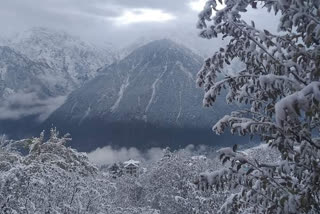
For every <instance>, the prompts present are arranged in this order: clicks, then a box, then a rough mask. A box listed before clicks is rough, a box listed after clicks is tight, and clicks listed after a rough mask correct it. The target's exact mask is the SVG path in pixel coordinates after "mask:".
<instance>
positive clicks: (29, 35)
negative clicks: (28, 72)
mask: <svg viewBox="0 0 320 214" xmlns="http://www.w3.org/2000/svg"><path fill="white" fill-rule="evenodd" d="M6 43H7V44H6V45H7V46H10V47H12V48H13V49H14V50H16V51H17V52H20V53H22V54H24V55H25V56H27V57H29V58H30V59H31V60H33V61H35V62H39V63H42V64H47V65H48V66H49V67H50V68H52V69H54V70H56V71H60V75H59V76H60V77H61V78H64V79H67V80H68V81H69V83H70V85H73V88H76V87H79V86H80V85H81V84H83V82H85V81H87V80H89V79H92V78H93V77H95V76H96V75H97V70H98V69H99V68H100V67H102V66H104V65H106V64H111V63H112V62H113V61H114V60H115V54H114V52H113V50H111V48H110V47H109V48H107V47H106V48H100V47H97V46H95V45H92V44H90V43H87V42H84V41H82V40H80V39H79V38H77V37H74V36H72V35H69V34H67V33H65V32H60V31H54V30H50V29H47V28H32V29H30V30H27V31H25V32H23V33H20V34H18V35H16V36H15V37H13V38H11V39H10V40H9V41H7V42H6Z"/></svg>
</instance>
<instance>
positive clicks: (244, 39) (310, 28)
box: [197, 0, 320, 213]
mask: <svg viewBox="0 0 320 214" xmlns="http://www.w3.org/2000/svg"><path fill="white" fill-rule="evenodd" d="M218 1H219V2H220V3H222V0H218ZM217 3H218V2H217V1H216V0H209V1H207V3H206V5H205V7H204V10H203V11H202V12H201V13H200V14H199V22H198V28H200V29H201V31H200V36H202V37H204V38H208V39H211V38H216V37H220V38H225V37H228V38H229V39H230V40H229V43H228V45H226V46H225V47H221V48H220V50H219V51H217V52H216V53H214V54H213V56H212V57H210V58H208V59H206V60H205V64H204V65H203V67H202V69H201V70H200V71H199V73H198V80H197V83H198V85H199V86H201V87H203V88H204V90H205V95H204V101H203V103H204V105H205V106H212V105H213V104H214V102H215V100H216V97H217V96H218V95H219V94H220V93H221V91H222V90H223V89H226V90H227V91H228V93H227V96H226V100H227V102H229V103H236V102H237V103H240V104H242V105H240V106H241V107H240V109H239V110H238V111H234V112H231V113H230V115H226V116H225V117H223V118H222V119H221V120H219V121H218V122H217V123H216V124H215V125H214V126H213V131H215V132H216V133H217V134H220V133H222V132H223V131H225V129H226V128H228V129H230V130H231V132H232V133H238V134H240V135H246V134H247V135H251V136H253V135H258V136H260V137H261V140H262V141H264V142H265V143H267V144H268V145H269V146H270V147H274V148H276V149H277V150H278V151H279V152H280V153H281V161H280V162H278V163H275V164H267V163H263V162H259V161H257V160H254V159H248V158H247V156H245V155H244V154H243V153H241V152H239V151H238V150H237V146H234V147H233V148H232V149H231V148H226V149H221V150H220V153H221V156H220V157H221V159H222V161H223V162H230V168H224V169H221V170H220V171H215V172H213V173H205V174H203V175H202V179H203V182H207V183H208V184H209V185H208V186H210V187H212V188H213V189H217V188H225V187H228V188H235V187H237V186H240V187H241V190H240V191H239V192H238V193H235V194H233V195H231V196H230V197H229V199H228V200H226V203H225V204H224V206H222V208H221V210H220V211H221V212H226V213H230V212H234V213H237V212H239V213H240V212H241V211H242V212H245V213H250V212H252V213H308V212H315V213H319V212H320V205H319V204H320V201H319V199H320V191H319V190H320V189H319V188H320V185H319V184H320V138H319V128H320V126H319V125H320V120H319V117H320V111H319V110H320V105H319V103H320V81H319V78H320V46H319V41H320V1H319V0H276V1H275V0H260V1H257V0H225V1H224V4H225V8H224V9H221V10H219V11H217V9H216V7H217ZM251 9H257V10H263V9H266V10H267V11H268V12H270V13H274V14H278V15H279V26H278V33H273V32H269V31H268V30H261V29H258V28H257V27H256V26H255V22H254V20H253V21H251V23H250V24H248V23H247V22H246V21H245V20H244V19H243V18H242V13H245V12H247V10H251ZM213 11H216V13H215V15H213ZM234 60H240V61H241V62H242V63H243V64H244V66H245V68H244V69H241V70H239V71H237V72H234V73H233V74H230V73H224V70H225V68H226V67H227V66H228V65H229V64H230V63H232V62H233V61H234ZM218 76H219V78H218ZM221 76H223V78H222V79H220V77H221ZM237 188H238V187H237ZM244 210H245V211H244Z"/></svg>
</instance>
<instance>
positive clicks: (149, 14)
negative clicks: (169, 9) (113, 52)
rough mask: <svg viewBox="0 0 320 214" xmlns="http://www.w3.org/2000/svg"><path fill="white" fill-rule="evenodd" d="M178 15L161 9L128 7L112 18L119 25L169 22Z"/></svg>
mask: <svg viewBox="0 0 320 214" xmlns="http://www.w3.org/2000/svg"><path fill="white" fill-rule="evenodd" d="M175 18H176V17H175V16H174V15H172V14H170V13H166V12H164V11H162V10H160V9H148V8H134V9H126V10H125V11H124V12H123V13H122V15H120V16H118V17H116V18H110V19H111V20H113V21H115V23H116V24H117V25H129V24H134V23H142V22H167V21H170V20H173V19H175Z"/></svg>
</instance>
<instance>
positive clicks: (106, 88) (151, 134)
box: [47, 40, 227, 147]
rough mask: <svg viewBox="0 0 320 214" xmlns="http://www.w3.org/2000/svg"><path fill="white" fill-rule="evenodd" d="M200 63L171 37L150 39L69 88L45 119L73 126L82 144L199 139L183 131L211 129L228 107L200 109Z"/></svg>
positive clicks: (67, 126) (73, 130)
mask: <svg viewBox="0 0 320 214" xmlns="http://www.w3.org/2000/svg"><path fill="white" fill-rule="evenodd" d="M201 65H202V59H201V58H200V57H199V56H197V55H195V54H193V53H192V52H191V51H190V50H188V49H186V48H184V47H182V46H180V45H177V44H175V43H174V42H172V41H170V40H158V41H154V42H151V43H149V44H147V45H145V46H143V47H141V48H138V49H137V50H135V51H134V52H132V53H131V54H130V55H129V56H127V57H126V58H125V59H123V60H122V61H120V62H119V63H115V64H112V65H111V66H109V67H107V68H105V69H104V70H102V71H101V72H102V73H103V75H101V76H98V77H96V78H94V79H93V80H91V81H89V82H88V83H86V84H85V85H84V86H82V87H81V88H79V89H78V90H75V91H74V92H73V93H71V94H70V96H69V97H68V99H67V101H66V102H65V103H64V104H63V105H62V106H61V107H60V108H59V109H57V111H55V112H54V113H53V114H52V115H51V117H50V118H49V120H48V121H47V124H50V125H51V124H54V125H57V126H58V127H63V128H65V129H66V130H71V134H73V136H75V137H76V138H77V139H78V140H80V141H82V143H81V144H82V145H81V146H83V142H84V141H87V142H86V143H89V141H90V143H92V142H95V143H98V144H99V145H101V144H107V143H110V142H112V143H113V144H116V145H120V144H121V145H134V146H139V145H137V144H141V143H142V144H143V143H149V144H150V143H151V142H153V143H154V145H163V144H167V143H168V141H176V142H175V143H177V144H178V143H181V142H182V141H185V143H191V141H193V143H200V142H194V141H196V139H197V137H199V136H198V135H197V134H194V135H192V136H189V139H185V137H187V136H188V135H189V134H191V133H192V131H190V132H189V133H187V134H185V131H186V130H188V129H189V130H193V131H194V130H201V131H200V132H203V130H206V131H205V132H206V133H207V134H208V133H210V126H211V125H212V124H213V123H214V121H216V120H217V119H218V118H219V116H221V115H222V114H223V112H221V109H225V108H226V107H225V104H224V102H222V103H221V104H218V107H217V109H218V110H216V111H214V110H212V109H204V108H202V105H201V103H202V97H203V94H202V92H201V90H200V89H197V88H196V84H195V75H196V73H197V71H198V70H199V69H200V67H201ZM226 110H227V109H226ZM177 133H178V134H177ZM182 135H185V136H184V137H182ZM206 136H207V135H206ZM168 137H169V138H170V140H168ZM179 137H182V138H181V139H180V140H179V139H178V138H179ZM190 137H191V138H190ZM120 138H121V139H120ZM85 139H87V140H85ZM97 139H99V140H101V141H103V142H99V140H97ZM92 146H93V147H94V146H96V145H93V144H92V145H86V146H85V147H92Z"/></svg>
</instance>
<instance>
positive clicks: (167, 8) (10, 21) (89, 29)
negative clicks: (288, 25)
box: [0, 0, 275, 45]
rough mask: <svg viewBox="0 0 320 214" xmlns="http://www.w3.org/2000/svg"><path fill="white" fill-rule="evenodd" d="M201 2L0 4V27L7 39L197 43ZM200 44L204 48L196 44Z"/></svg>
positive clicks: (45, 0) (41, 0)
mask: <svg viewBox="0 0 320 214" xmlns="http://www.w3.org/2000/svg"><path fill="white" fill-rule="evenodd" d="M205 1H206V0H161V1H160V0H0V2H1V4H0V27H1V31H2V32H3V34H10V33H12V32H17V31H20V32H21V31H23V30H26V29H28V28H30V27H39V26H42V27H48V28H54V29H57V30H60V29H61V30H64V31H67V32H70V33H73V34H76V35H78V36H79V37H82V38H85V39H87V40H91V41H93V42H97V43H101V42H106V41H107V42H111V43H114V44H116V45H119V44H122V43H130V42H132V41H134V40H135V39H137V38H140V37H142V36H146V37H148V36H150V35H153V36H154V35H157V34H159V35H160V36H161V35H165V36H168V35H169V36H170V35H174V34H179V36H178V37H183V36H184V35H186V34H187V36H186V37H188V40H190V39H192V38H194V39H195V41H198V39H197V33H198V31H197V29H196V28H195V23H196V21H197V14H198V12H199V11H200V10H201V9H202V8H203V5H204V3H205ZM251 16H253V17H252V18H254V19H260V21H261V23H263V25H270V26H274V25H275V23H274V22H272V20H270V19H269V18H267V19H266V17H264V16H265V15H261V14H259V13H257V12H253V13H252V14H251ZM249 17H250V14H249ZM258 23H259V21H258ZM206 44H210V42H208V41H207V43H206V42H205V41H203V42H202V45H206Z"/></svg>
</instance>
